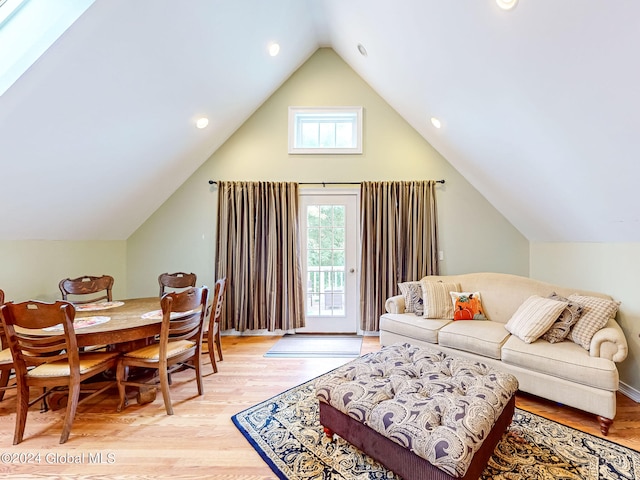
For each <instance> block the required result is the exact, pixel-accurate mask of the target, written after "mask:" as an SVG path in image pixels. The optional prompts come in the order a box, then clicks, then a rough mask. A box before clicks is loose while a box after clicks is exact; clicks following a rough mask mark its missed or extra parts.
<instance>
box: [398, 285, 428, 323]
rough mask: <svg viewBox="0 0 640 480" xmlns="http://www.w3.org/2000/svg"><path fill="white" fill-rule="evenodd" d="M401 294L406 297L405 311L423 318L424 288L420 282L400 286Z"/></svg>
mask: <svg viewBox="0 0 640 480" xmlns="http://www.w3.org/2000/svg"><path fill="white" fill-rule="evenodd" d="M398 288H399V289H400V293H402V296H403V297H404V311H405V312H407V313H415V314H416V315H418V316H420V317H421V316H422V314H423V313H424V306H423V299H422V287H421V286H420V282H403V283H399V284H398Z"/></svg>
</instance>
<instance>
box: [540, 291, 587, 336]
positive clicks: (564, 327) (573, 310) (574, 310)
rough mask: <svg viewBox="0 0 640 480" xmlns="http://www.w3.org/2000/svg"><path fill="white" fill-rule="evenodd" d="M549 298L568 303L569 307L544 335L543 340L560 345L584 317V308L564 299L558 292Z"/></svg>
mask: <svg viewBox="0 0 640 480" xmlns="http://www.w3.org/2000/svg"><path fill="white" fill-rule="evenodd" d="M549 298H552V299H553V300H559V301H561V302H567V306H566V307H565V309H564V310H563V311H562V313H561V314H560V316H559V317H558V319H557V320H556V321H555V322H554V323H553V325H551V328H549V330H547V331H546V332H545V334H544V335H542V339H543V340H546V341H547V342H549V343H558V342H562V341H563V340H564V339H565V338H567V336H568V335H569V332H570V331H571V327H573V326H574V325H575V323H576V322H577V321H578V319H579V318H580V315H582V306H581V305H580V304H578V303H575V302H570V301H569V299H568V298H565V297H562V296H560V295H558V294H557V293H556V292H553V293H552V294H551V295H549Z"/></svg>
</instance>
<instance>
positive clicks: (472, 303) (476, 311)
mask: <svg viewBox="0 0 640 480" xmlns="http://www.w3.org/2000/svg"><path fill="white" fill-rule="evenodd" d="M449 294H450V295H451V301H452V302H453V319H454V320H486V319H487V317H486V316H485V315H484V310H483V309H482V299H481V298H480V292H449Z"/></svg>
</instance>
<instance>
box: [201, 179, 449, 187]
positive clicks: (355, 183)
mask: <svg viewBox="0 0 640 480" xmlns="http://www.w3.org/2000/svg"><path fill="white" fill-rule="evenodd" d="M435 182H436V183H444V180H435ZM217 183H218V182H216V181H215V180H209V185H216V184H217ZM361 183H362V182H298V184H299V185H322V186H323V187H324V186H326V185H360V184H361Z"/></svg>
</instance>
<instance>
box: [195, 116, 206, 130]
mask: <svg viewBox="0 0 640 480" xmlns="http://www.w3.org/2000/svg"><path fill="white" fill-rule="evenodd" d="M207 125H209V119H208V118H207V117H202V118H199V119H198V120H196V127H198V128H205V127H206V126H207Z"/></svg>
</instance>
